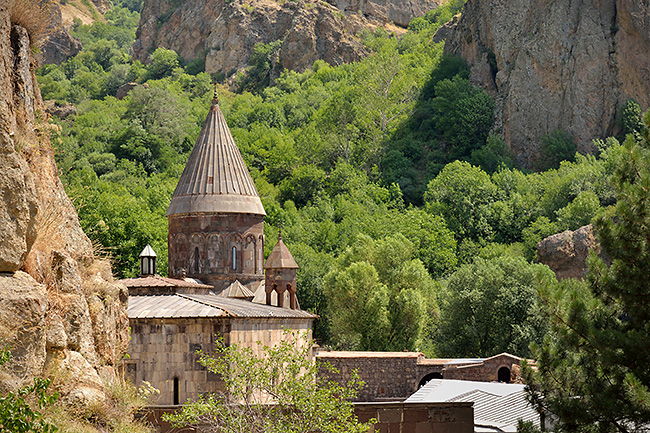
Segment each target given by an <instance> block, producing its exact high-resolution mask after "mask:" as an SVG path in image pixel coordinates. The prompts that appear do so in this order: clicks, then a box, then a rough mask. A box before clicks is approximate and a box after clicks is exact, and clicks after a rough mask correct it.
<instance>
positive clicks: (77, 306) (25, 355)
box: [0, 2, 128, 403]
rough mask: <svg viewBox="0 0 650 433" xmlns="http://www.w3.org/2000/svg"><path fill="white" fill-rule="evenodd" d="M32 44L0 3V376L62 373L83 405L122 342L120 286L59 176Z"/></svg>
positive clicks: (97, 395)
mask: <svg viewBox="0 0 650 433" xmlns="http://www.w3.org/2000/svg"><path fill="white" fill-rule="evenodd" d="M31 52H32V50H31V47H30V40H29V34H28V32H27V31H26V30H25V29H24V28H22V27H20V26H16V25H12V22H11V16H10V12H9V10H8V8H7V3H6V2H0V167H2V170H0V239H1V240H2V241H1V242H0V346H2V347H4V346H8V347H10V348H11V349H12V355H13V356H12V359H11V361H10V362H11V365H10V366H9V368H8V369H7V371H5V372H3V373H2V375H1V376H0V382H1V385H3V386H11V384H12V383H19V382H20V381H21V380H25V379H26V380H29V378H30V377H33V376H36V375H43V374H45V375H51V374H59V375H64V376H60V377H64V379H62V380H61V381H60V385H61V391H62V392H63V394H64V396H65V397H66V398H68V399H70V400H76V401H82V402H86V403H88V402H91V401H96V400H101V399H103V398H104V394H103V383H102V380H101V379H100V373H105V374H107V375H110V374H112V372H113V371H114V370H113V369H114V368H115V367H116V366H117V365H118V363H119V362H120V361H121V358H122V356H123V355H124V353H125V350H126V348H127V345H128V318H127V316H126V302H127V292H126V288H125V287H123V286H121V285H119V284H116V283H115V282H114V281H113V278H112V275H111V271H110V265H109V263H108V262H106V261H104V260H101V259H99V258H98V257H96V256H95V254H94V252H93V247H92V244H91V242H90V240H89V239H88V238H87V237H86V235H85V234H84V233H83V231H82V229H81V226H80V225H79V221H78V217H77V214H76V212H75V210H74V207H73V205H72V203H71V202H70V199H69V198H68V197H67V196H66V194H65V191H64V190H63V186H62V184H61V182H60V181H59V179H58V177H57V173H56V165H55V163H54V154H53V151H52V147H51V146H50V143H49V139H48V134H47V132H48V127H49V126H48V123H47V121H46V119H44V117H43V116H44V108H43V103H42V101H41V98H40V94H39V91H38V87H37V85H36V81H35V76H34V62H33V59H32V58H31V57H30V53H31Z"/></svg>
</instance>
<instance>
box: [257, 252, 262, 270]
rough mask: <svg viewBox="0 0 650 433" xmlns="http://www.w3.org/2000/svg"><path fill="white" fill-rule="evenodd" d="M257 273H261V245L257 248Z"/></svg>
mask: <svg viewBox="0 0 650 433" xmlns="http://www.w3.org/2000/svg"><path fill="white" fill-rule="evenodd" d="M257 273H258V274H261V273H262V247H260V248H259V249H258V250H257Z"/></svg>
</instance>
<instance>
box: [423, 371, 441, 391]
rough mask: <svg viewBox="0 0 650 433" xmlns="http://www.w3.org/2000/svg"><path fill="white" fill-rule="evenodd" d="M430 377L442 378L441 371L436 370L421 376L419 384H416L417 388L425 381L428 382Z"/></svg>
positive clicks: (424, 383)
mask: <svg viewBox="0 0 650 433" xmlns="http://www.w3.org/2000/svg"><path fill="white" fill-rule="evenodd" d="M432 379H442V373H438V372H436V373H429V374H427V375H426V376H424V377H423V378H422V380H420V384H419V385H418V388H422V387H423V386H424V385H426V384H427V382H429V381H430V380H432Z"/></svg>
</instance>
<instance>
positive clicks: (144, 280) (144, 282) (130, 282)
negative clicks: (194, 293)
mask: <svg viewBox="0 0 650 433" xmlns="http://www.w3.org/2000/svg"><path fill="white" fill-rule="evenodd" d="M117 282H118V283H122V284H124V285H125V286H126V287H129V288H130V287H191V288H198V289H207V290H212V289H213V287H212V286H210V285H208V284H203V283H197V282H195V281H187V280H182V279H178V278H169V277H163V276H160V275H158V274H156V275H147V276H145V277H135V278H124V279H122V280H118V281H117Z"/></svg>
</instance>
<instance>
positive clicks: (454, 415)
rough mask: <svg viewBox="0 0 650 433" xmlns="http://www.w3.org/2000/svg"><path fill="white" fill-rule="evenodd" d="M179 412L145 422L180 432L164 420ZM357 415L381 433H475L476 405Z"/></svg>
mask: <svg viewBox="0 0 650 433" xmlns="http://www.w3.org/2000/svg"><path fill="white" fill-rule="evenodd" d="M177 410H178V408H171V407H165V406H157V407H148V408H147V409H146V411H143V413H142V415H143V418H144V419H145V420H146V421H147V422H149V423H151V424H152V425H153V426H154V427H155V428H156V431H158V432H159V433H171V432H177V430H174V429H172V428H171V426H170V425H169V423H167V422H165V421H163V420H162V415H163V414H165V413H174V412H176V411H177ZM354 414H355V415H356V416H357V417H358V418H359V421H361V422H366V421H369V420H370V419H372V418H374V419H375V420H377V423H376V424H374V429H373V431H374V432H377V433H473V432H474V408H473V407H472V403H465V402H463V403H357V404H355V405H354ZM202 431H205V430H202V429H201V428H198V429H194V428H185V429H183V432H202Z"/></svg>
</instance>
